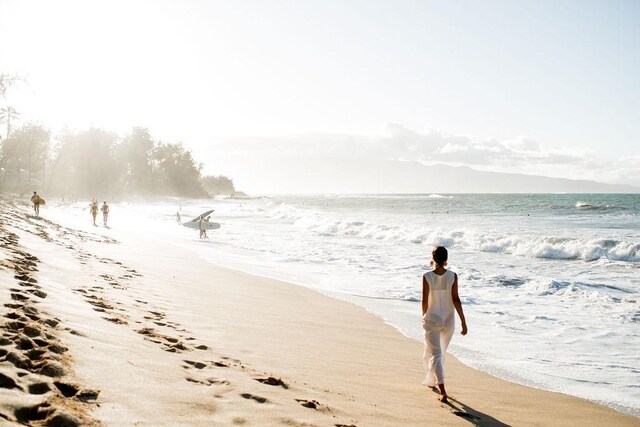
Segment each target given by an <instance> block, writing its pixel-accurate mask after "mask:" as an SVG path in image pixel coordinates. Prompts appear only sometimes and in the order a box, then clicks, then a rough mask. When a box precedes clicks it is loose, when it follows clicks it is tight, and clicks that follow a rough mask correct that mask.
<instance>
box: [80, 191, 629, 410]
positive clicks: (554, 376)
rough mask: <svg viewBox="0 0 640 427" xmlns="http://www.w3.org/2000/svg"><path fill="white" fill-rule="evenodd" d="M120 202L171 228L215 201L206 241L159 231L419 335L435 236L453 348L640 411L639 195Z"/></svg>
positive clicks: (481, 363) (517, 376)
mask: <svg viewBox="0 0 640 427" xmlns="http://www.w3.org/2000/svg"><path fill="white" fill-rule="evenodd" d="M179 205H181V206H180V207H179ZM122 207H125V206H122ZM126 208H127V210H128V211H129V212H132V211H135V212H138V213H139V214H140V216H147V217H153V220H157V221H162V222H164V223H165V224H167V225H168V224H169V222H173V223H174V224H175V212H176V211H177V210H178V209H180V210H181V213H182V216H183V219H188V218H189V217H195V216H196V215H197V214H199V213H200V212H201V211H204V210H206V209H215V212H214V214H213V217H212V221H216V222H220V223H221V224H222V227H221V228H220V229H219V230H215V231H213V232H209V240H207V241H202V240H200V239H198V236H197V231H194V230H189V229H187V228H184V227H178V226H163V227H156V228H155V231H154V232H156V233H157V234H158V237H159V238H161V239H164V238H166V240H167V241H170V242H172V243H174V244H178V245H181V246H183V247H185V249H187V248H188V249H191V250H194V251H196V252H198V253H199V254H200V255H201V256H203V257H204V258H206V259H207V260H209V261H210V262H212V263H216V264H219V265H223V266H227V267H232V268H237V269H241V270H244V271H247V272H250V273H253V274H258V275H262V276H268V277H274V278H278V279H283V280H287V281H290V282H293V283H297V284H300V285H302V286H306V287H310V288H313V289H316V290H318V291H320V292H323V293H325V294H328V295H331V296H334V297H337V298H340V299H343V300H347V301H350V302H353V303H355V304H358V305H360V306H362V307H364V308H366V309H367V310H369V311H371V312H372V313H374V314H376V315H378V316H380V317H382V318H383V319H384V320H385V321H386V322H388V323H389V324H391V325H393V326H394V327H396V328H397V329H398V330H399V331H401V332H402V333H403V334H405V335H407V336H409V337H411V338H414V339H416V340H420V341H421V340H422V328H421V322H420V298H421V275H422V274H423V273H424V272H425V271H427V270H428V269H429V268H430V267H429V261H430V257H431V249H432V247H433V246H435V245H443V246H446V247H447V248H448V249H449V268H450V269H452V270H453V271H455V272H457V273H458V277H459V293H460V296H461V299H462V303H463V307H464V310H465V314H466V317H467V323H468V326H469V334H468V335H467V336H464V337H463V336H461V335H460V334H458V333H456V335H455V336H454V338H453V341H452V343H451V346H450V351H451V352H452V353H453V354H454V355H456V357H458V358H459V359H460V360H461V361H462V362H464V363H466V364H467V365H469V366H472V367H474V368H477V369H480V370H482V371H485V372H488V373H490V374H493V375H496V376H498V377H501V378H505V379H508V380H511V381H514V382H518V383H522V384H526V385H529V386H533V387H537V388H541V389H545V390H552V391H558V392H562V393H567V394H570V395H574V396H579V397H582V398H586V399H589V400H592V401H596V402H600V403H602V404H605V405H607V406H610V407H613V408H615V409H618V410H620V411H623V412H627V413H630V414H633V415H635V416H640V195H604V194H412V195H393V194H389V195H340V196H337V195H296V196H269V197H261V198H254V199H247V200H231V199H228V200H224V199H221V200H213V201H207V202H204V201H178V200H176V202H175V205H166V204H164V205H159V206H153V207H149V206H142V205H127V206H126ZM114 213H115V212H114ZM86 215H87V216H88V214H86ZM112 216H113V217H114V220H115V218H116V215H112ZM456 322H457V326H456V327H457V328H458V329H459V322H458V320H456ZM420 358H421V354H416V363H419V361H420ZM421 381H422V378H416V383H417V384H419V383H420V382H421ZM487 392H491V391H490V390H488V391H487Z"/></svg>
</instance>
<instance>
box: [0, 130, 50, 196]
mask: <svg viewBox="0 0 640 427" xmlns="http://www.w3.org/2000/svg"><path fill="white" fill-rule="evenodd" d="M50 135H51V133H50V131H49V129H47V128H46V127H44V126H43V125H41V124H37V123H27V124H25V125H23V126H21V127H20V128H18V129H16V130H15V131H14V132H13V133H12V134H11V136H10V137H9V138H7V139H5V140H4V141H3V142H2V156H1V160H0V161H1V164H2V169H3V170H4V174H3V182H4V184H5V185H6V188H10V189H13V190H17V191H19V192H24V191H25V189H28V190H30V189H31V187H32V185H33V184H39V185H42V183H43V181H44V173H45V170H44V169H45V164H46V162H47V160H48V158H49V147H50V144H49V141H50ZM36 177H39V178H40V179H38V178H36Z"/></svg>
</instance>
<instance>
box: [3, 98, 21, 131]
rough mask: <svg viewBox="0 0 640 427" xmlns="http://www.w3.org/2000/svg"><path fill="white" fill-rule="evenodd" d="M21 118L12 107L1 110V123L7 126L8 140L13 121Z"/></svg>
mask: <svg viewBox="0 0 640 427" xmlns="http://www.w3.org/2000/svg"><path fill="white" fill-rule="evenodd" d="M18 117H20V113H18V112H17V111H16V110H15V108H13V107H11V106H6V107H2V108H0V123H6V124H7V138H9V135H10V134H11V120H15V119H17V118H18Z"/></svg>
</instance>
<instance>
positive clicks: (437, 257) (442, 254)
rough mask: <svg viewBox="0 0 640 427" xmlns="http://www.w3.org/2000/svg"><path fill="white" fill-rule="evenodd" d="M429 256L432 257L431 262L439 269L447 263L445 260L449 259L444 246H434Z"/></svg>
mask: <svg viewBox="0 0 640 427" xmlns="http://www.w3.org/2000/svg"><path fill="white" fill-rule="evenodd" d="M431 256H432V257H433V262H435V263H436V264H438V265H439V266H440V267H444V266H445V265H446V263H447V259H448V258H449V252H447V248H445V247H444V246H436V247H435V248H433V251H432V252H431Z"/></svg>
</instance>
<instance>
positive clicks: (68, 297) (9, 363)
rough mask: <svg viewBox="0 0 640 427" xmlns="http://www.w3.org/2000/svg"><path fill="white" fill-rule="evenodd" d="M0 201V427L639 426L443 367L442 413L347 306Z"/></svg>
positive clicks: (383, 330)
mask: <svg viewBox="0 0 640 427" xmlns="http://www.w3.org/2000/svg"><path fill="white" fill-rule="evenodd" d="M0 203H1V204H2V209H1V210H0V301H2V306H1V307H0V419H4V420H5V421H6V422H7V423H8V424H13V423H26V424H34V425H39V424H48V425H80V424H83V425H102V424H104V425H132V424H141V425H282V424H284V425H298V426H302V425H318V426H350V425H357V426H400V425H402V426H410V425H444V426H446V425H460V426H464V425H469V424H471V425H482V426H485V425H486V426H490V425H496V426H499V425H602V426H604V425H622V426H625V425H628V426H632V425H634V426H638V425H640V422H639V420H638V419H637V418H634V417H631V416H628V415H625V414H621V413H619V412H616V411H614V410H612V409H610V408H606V407H604V406H601V405H598V404H595V403H592V402H588V401H586V400H582V399H578V398H574V397H571V396H567V395H563V394H558V393H551V392H546V391H542V390H537V389H533V388H529V387H525V386H520V385H517V384H513V383H510V382H507V381H503V380H500V379H497V378H494V377H492V376H489V375H487V374H484V373H481V372H479V371H476V370H474V369H471V368H469V367H466V366H465V365H463V364H461V363H460V362H458V361H457V360H456V359H455V358H453V357H451V356H449V358H448V360H447V373H448V379H447V389H448V390H449V392H450V394H451V403H450V404H449V405H445V404H442V403H440V402H438V401H437V400H436V394H435V393H433V392H432V391H431V390H430V389H428V388H425V387H422V386H421V385H420V383H421V381H422V378H423V372H422V367H421V355H422V345H421V344H420V343H418V342H415V341H413V340H411V339H409V338H407V337H405V336H403V335H402V334H400V333H399V332H398V331H397V330H395V329H394V328H393V327H391V326H389V325H387V324H386V323H384V322H383V321H382V320H381V319H380V318H378V317H376V316H374V315H372V314H370V313H368V312H367V311H365V310H364V309H362V308H360V307H357V306H355V305H353V304H350V303H347V302H343V301H338V300H335V299H332V298H330V297H327V296H325V295H322V294H319V293H317V292H314V291H312V290H309V289H306V288H303V287H300V286H296V285H293V284H289V283H284V282H281V281H276V280H271V279H266V278H262V277H257V276H252V275H250V274H246V273H242V272H238V271H234V270H229V269H225V268H221V267H218V266H215V265H213V264H211V263H209V262H207V261H206V260H204V259H202V258H201V257H199V256H197V255H196V254H195V253H194V252H192V251H190V250H188V249H185V248H181V247H180V246H177V245H174V244H172V243H170V242H163V241H160V240H157V239H155V238H154V237H153V236H152V235H149V236H144V235H142V234H139V235H136V236H135V238H134V237H132V236H127V235H116V234H114V233H111V232H110V231H109V230H106V229H99V230H96V231H95V232H90V231H86V230H78V229H76V228H74V227H72V226H70V225H69V224H66V223H57V222H53V221H49V220H47V219H43V218H33V217H31V216H29V215H27V213H28V207H27V206H26V205H15V204H13V203H10V202H0ZM114 236H115V237H114ZM416 321H419V319H417V320H416ZM470 333H473V328H471V330H470ZM56 423H58V424H56ZM62 423H66V424H62Z"/></svg>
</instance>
